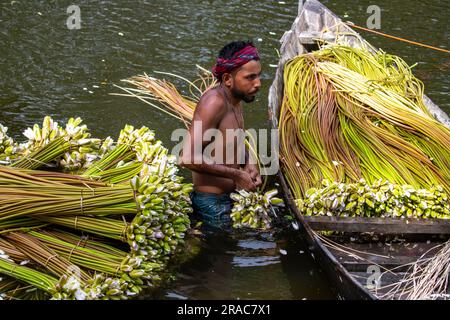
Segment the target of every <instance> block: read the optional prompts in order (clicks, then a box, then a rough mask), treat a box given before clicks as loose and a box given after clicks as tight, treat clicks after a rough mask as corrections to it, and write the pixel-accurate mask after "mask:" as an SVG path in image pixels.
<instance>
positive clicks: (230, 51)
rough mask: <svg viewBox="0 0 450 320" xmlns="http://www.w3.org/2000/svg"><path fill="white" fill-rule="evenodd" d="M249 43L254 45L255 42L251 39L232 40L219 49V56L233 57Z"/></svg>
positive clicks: (224, 57)
mask: <svg viewBox="0 0 450 320" xmlns="http://www.w3.org/2000/svg"><path fill="white" fill-rule="evenodd" d="M247 45H251V46H252V47H254V45H253V42H251V41H233V42H230V43H229V44H227V45H225V46H224V47H223V48H222V49H221V50H220V51H219V56H218V58H223V59H231V58H232V57H233V55H234V54H235V53H236V52H238V51H240V50H242V49H244V48H245V47H246V46H247Z"/></svg>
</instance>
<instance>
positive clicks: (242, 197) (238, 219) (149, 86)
mask: <svg viewBox="0 0 450 320" xmlns="http://www.w3.org/2000/svg"><path fill="white" fill-rule="evenodd" d="M197 68H199V70H200V76H199V78H198V79H197V80H195V81H189V80H188V79H186V78H184V77H181V76H178V75H175V74H171V73H164V72H158V73H161V74H165V75H169V76H173V77H177V78H180V79H182V80H184V81H185V82H187V83H188V84H189V92H190V96H185V95H182V94H180V92H179V91H178V90H177V89H176V87H175V86H174V85H173V84H172V83H170V82H168V81H167V80H160V79H156V78H153V77H150V76H148V75H147V74H144V75H141V76H136V77H132V78H130V79H126V80H123V81H124V82H126V83H128V84H131V85H132V86H133V87H132V88H124V87H120V86H117V87H118V88H120V89H122V90H124V91H125V92H127V94H116V95H124V96H130V97H136V98H138V99H140V100H141V101H143V102H145V103H146V104H148V105H150V106H151V107H153V108H156V109H158V110H161V111H163V112H165V113H167V114H169V115H171V116H172V117H174V118H177V119H179V120H181V121H182V122H183V123H184V125H185V126H186V127H188V126H189V123H190V122H191V121H192V119H193V117H194V111H195V106H196V104H197V102H198V101H199V99H200V96H201V95H202V94H203V93H204V92H206V91H207V90H209V89H211V88H213V87H214V86H216V85H217V81H216V79H215V78H214V76H213V75H212V73H211V72H210V71H208V70H205V69H204V68H202V67H200V66H197ZM246 145H247V147H248V149H249V151H250V152H252V153H253V155H254V156H255V158H256V159H258V156H257V154H256V152H255V150H254V148H252V145H251V144H250V143H249V142H248V141H246ZM265 185H266V180H265V179H264V183H263V185H262V186H261V187H260V188H259V189H258V191H256V192H246V191H245V190H237V192H236V193H232V194H231V198H232V200H234V201H235V203H234V206H233V208H232V214H231V219H232V221H233V227H234V228H244V227H245V228H252V229H269V228H270V227H271V218H270V216H271V213H272V212H273V208H272V206H283V205H284V204H283V201H282V200H281V199H280V198H276V197H274V196H275V195H276V194H277V190H269V191H267V192H266V193H263V190H264V188H265Z"/></svg>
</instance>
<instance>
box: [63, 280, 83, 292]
mask: <svg viewBox="0 0 450 320" xmlns="http://www.w3.org/2000/svg"><path fill="white" fill-rule="evenodd" d="M63 288H64V289H67V290H69V291H74V290H77V289H79V288H80V281H79V280H78V279H77V278H76V277H75V276H70V278H69V279H68V280H67V282H66V284H65V285H64V287H63Z"/></svg>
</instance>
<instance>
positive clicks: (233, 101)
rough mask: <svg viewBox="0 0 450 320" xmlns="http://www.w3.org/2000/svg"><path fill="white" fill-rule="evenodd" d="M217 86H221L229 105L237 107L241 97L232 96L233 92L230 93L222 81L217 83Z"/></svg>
mask: <svg viewBox="0 0 450 320" xmlns="http://www.w3.org/2000/svg"><path fill="white" fill-rule="evenodd" d="M219 88H221V89H222V90H223V92H224V94H225V99H227V100H228V102H230V103H231V105H232V106H233V107H239V106H240V104H241V99H238V98H236V97H234V96H233V94H232V93H231V90H230V89H228V88H227V87H226V86H225V85H224V84H223V83H221V84H220V85H219Z"/></svg>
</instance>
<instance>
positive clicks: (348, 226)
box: [304, 216, 450, 234]
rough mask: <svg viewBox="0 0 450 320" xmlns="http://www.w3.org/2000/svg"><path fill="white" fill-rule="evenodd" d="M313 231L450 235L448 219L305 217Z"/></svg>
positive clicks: (449, 221)
mask: <svg viewBox="0 0 450 320" xmlns="http://www.w3.org/2000/svg"><path fill="white" fill-rule="evenodd" d="M304 219H305V221H306V222H307V223H309V225H310V226H311V228H312V229H313V230H330V231H341V232H374V233H382V234H450V220H448V219H433V220H432V219H395V218H375V217H370V218H366V217H353V218H350V217H349V218H344V217H333V216H331V217H329V216H305V217H304Z"/></svg>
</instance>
